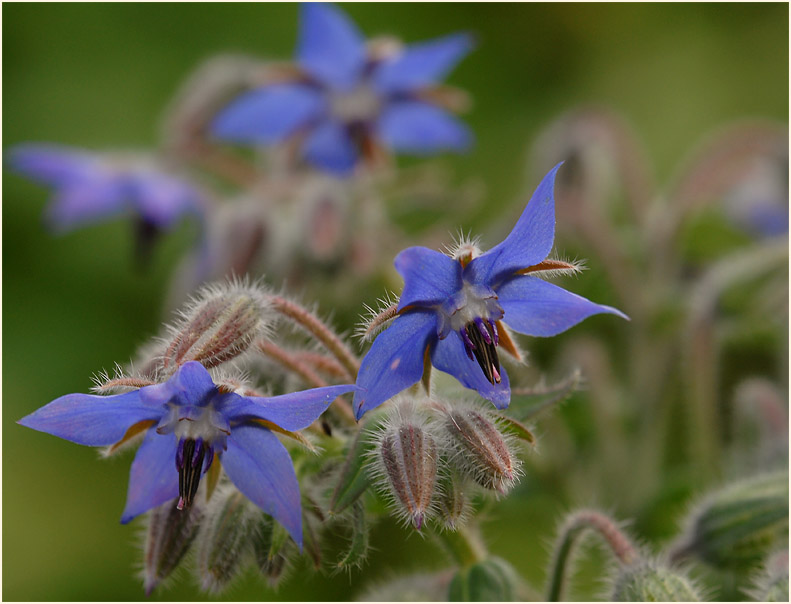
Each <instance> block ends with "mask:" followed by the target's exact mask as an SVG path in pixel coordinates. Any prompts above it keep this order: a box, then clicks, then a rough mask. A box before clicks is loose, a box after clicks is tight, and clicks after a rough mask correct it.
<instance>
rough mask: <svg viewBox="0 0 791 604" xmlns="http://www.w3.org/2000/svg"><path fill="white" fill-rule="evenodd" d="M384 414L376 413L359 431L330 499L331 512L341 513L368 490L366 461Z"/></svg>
mask: <svg viewBox="0 0 791 604" xmlns="http://www.w3.org/2000/svg"><path fill="white" fill-rule="evenodd" d="M383 421H384V416H383V415H381V414H378V415H375V416H374V417H372V418H371V419H370V420H368V421H367V422H366V423H365V425H363V427H362V428H360V430H359V431H358V432H357V435H356V436H355V437H354V440H353V441H352V443H351V445H349V452H348V455H347V457H346V463H345V464H344V466H343V470H342V471H341V477H340V479H339V480H338V484H337V486H336V487H335V491H334V492H333V493H332V499H331V501H330V514H340V513H341V512H343V511H344V510H345V509H346V508H348V507H349V506H350V505H351V504H353V503H354V502H355V501H357V499H359V497H360V496H361V495H362V494H363V493H364V492H365V491H366V489H367V488H368V486H369V485H370V479H369V478H368V474H367V472H366V471H365V461H366V457H367V454H368V451H369V450H370V449H371V447H372V446H373V445H372V436H373V434H374V433H375V432H376V430H378V429H379V427H380V426H381V424H382V422H383Z"/></svg>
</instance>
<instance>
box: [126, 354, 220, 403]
mask: <svg viewBox="0 0 791 604" xmlns="http://www.w3.org/2000/svg"><path fill="white" fill-rule="evenodd" d="M139 392H140V398H141V400H143V401H144V402H146V403H148V404H156V403H158V404H160V405H164V404H165V403H173V404H176V405H179V406H184V407H186V406H205V405H207V404H208V403H210V402H212V399H213V398H214V397H215V396H216V395H217V387H216V386H215V385H214V381H213V380H212V379H211V375H209V372H208V371H206V368H205V367H204V366H203V365H201V364H200V363H199V362H198V361H189V362H188V363H184V364H183V365H182V366H181V367H179V368H178V369H177V370H176V372H175V373H174V374H173V375H172V376H170V378H168V381H167V382H165V383H164V384H157V385H155V386H146V387H144V388H141V389H140V390H139Z"/></svg>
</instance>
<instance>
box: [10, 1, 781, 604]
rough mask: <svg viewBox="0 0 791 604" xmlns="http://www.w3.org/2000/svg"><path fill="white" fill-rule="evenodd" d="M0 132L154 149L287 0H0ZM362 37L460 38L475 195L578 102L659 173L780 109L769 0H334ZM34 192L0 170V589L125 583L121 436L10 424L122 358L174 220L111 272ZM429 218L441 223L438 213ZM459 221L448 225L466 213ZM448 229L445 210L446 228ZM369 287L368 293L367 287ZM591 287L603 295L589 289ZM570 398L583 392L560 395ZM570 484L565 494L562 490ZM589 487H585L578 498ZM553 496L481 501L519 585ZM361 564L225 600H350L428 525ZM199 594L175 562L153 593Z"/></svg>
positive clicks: (507, 188)
mask: <svg viewBox="0 0 791 604" xmlns="http://www.w3.org/2000/svg"><path fill="white" fill-rule="evenodd" d="M2 9H3V57H4V60H3V68H4V69H3V73H4V77H3V118H4V119H3V126H4V128H3V135H4V136H3V148H4V150H5V149H8V147H9V146H10V145H13V144H16V143H19V142H23V141H52V142H57V143H61V144H67V145H74V146H79V147H88V148H96V149H107V148H111V149H112V148H127V147H139V148H146V147H155V146H156V145H157V144H158V123H159V119H160V116H161V112H162V110H163V108H164V107H165V106H166V104H167V102H168V100H169V98H170V97H171V95H172V94H173V92H174V91H175V90H176V87H177V86H178V84H179V83H180V82H181V81H182V79H183V78H184V77H185V76H186V75H187V74H188V73H189V72H190V71H191V70H192V69H193V68H194V67H195V66H196V65H197V64H198V63H199V62H200V61H202V60H203V59H206V58H207V57H209V56H211V55H212V54H215V53H219V52H229V51H231V52H244V53H250V54H254V55H257V56H261V57H266V58H275V59H285V58H289V57H291V55H292V51H293V48H294V45H295V40H296V31H297V7H296V5H293V4H256V3H245V4H189V3H186V4H159V3H147V4H114V3H113V4H41V3H35V4H32V3H30V4H24V3H20V4H4V5H3V7H2ZM345 9H346V10H347V11H348V12H349V14H350V15H351V16H352V18H353V19H354V20H355V21H356V22H357V23H358V25H359V26H360V28H361V29H362V31H364V32H365V33H366V34H367V35H368V36H372V35H376V34H394V35H397V36H399V37H401V38H403V39H404V40H405V41H407V42H411V41H418V40H423V39H426V38H431V37H435V36H439V35H442V34H445V33H450V32H453V31H457V30H469V31H473V32H475V33H476V35H477V38H478V47H477V48H476V50H475V51H474V52H473V53H472V54H471V55H470V56H469V57H468V58H467V59H465V60H464V61H463V62H462V63H461V64H460V66H459V67H458V68H457V69H456V70H455V71H454V73H453V74H452V75H451V77H450V78H449V83H451V84H453V85H456V86H459V87H461V88H463V89H465V90H467V91H469V93H470V94H471V95H472V97H473V99H474V105H473V108H472V110H471V111H470V113H469V114H468V115H467V116H465V119H466V121H467V122H468V123H469V124H470V126H471V127H472V129H473V130H474V132H475V133H476V136H477V144H476V146H475V148H474V150H473V151H472V152H471V153H470V154H469V155H467V156H464V157H457V158H456V157H454V158H449V159H448V160H447V162H448V164H449V165H450V166H451V168H452V171H453V173H456V174H459V175H462V174H464V175H467V176H472V175H474V176H477V177H480V178H481V179H482V181H483V182H484V183H486V193H485V196H484V200H485V204H486V211H483V210H481V211H480V212H478V213H477V216H478V217H480V218H481V219H483V218H485V217H486V216H487V215H488V214H490V213H491V214H493V213H494V212H493V210H496V209H497V208H498V207H505V206H506V204H509V203H511V202H512V201H513V200H514V198H515V197H516V196H517V195H518V194H519V193H520V192H521V191H522V189H523V186H524V184H525V171H524V167H525V159H526V152H527V149H528V146H529V144H530V143H531V141H532V140H533V137H534V136H535V135H536V134H537V133H538V132H539V131H540V130H541V129H542V127H544V126H545V125H546V124H547V123H548V121H550V120H552V119H554V118H556V117H557V116H558V115H559V114H561V113H562V112H564V111H566V110H568V109H570V108H573V107H575V106H578V105H580V104H583V103H596V104H599V105H603V106H606V107H609V108H611V109H613V110H614V111H616V112H617V113H619V114H621V115H622V116H623V117H625V118H626V120H627V121H628V122H629V123H631V125H632V126H633V127H634V129H635V130H636V132H637V134H638V136H639V137H641V138H642V139H643V140H644V141H645V144H646V146H647V148H648V152H649V156H650V158H651V159H652V160H653V164H654V167H655V170H656V173H657V177H658V180H659V182H666V181H667V180H668V179H669V178H670V177H671V176H672V174H673V169H674V167H675V166H676V165H677V163H678V162H679V160H680V159H681V158H683V157H684V156H685V155H686V154H687V153H688V152H689V150H690V149H691V147H692V146H693V145H694V144H695V143H696V142H698V141H699V140H700V138H701V136H703V135H704V134H706V133H707V132H709V131H710V130H712V129H713V128H715V127H716V126H719V125H722V124H725V123H727V122H729V121H731V120H734V119H739V118H743V117H760V118H772V119H776V120H781V121H787V119H788V115H787V112H788V6H787V5H786V4H784V3H779V4H778V3H775V4H757V3H749V4H603V5H597V4H494V3H492V4H467V3H460V4H431V3H424V4H423V3H421V4H395V3H387V4H375V5H374V4H368V3H362V4H349V5H345ZM46 200H47V194H46V192H45V191H44V190H43V189H41V188H39V187H36V186H34V185H32V184H30V183H28V182H26V181H24V180H23V179H22V178H19V177H18V176H16V175H13V174H9V173H8V172H6V171H5V170H4V173H3V258H4V263H3V271H4V279H3V309H4V315H3V352H4V354H3V378H4V379H3V554H4V555H3V594H2V595H3V599H5V600H129V599H132V600H137V599H141V598H142V597H143V592H142V589H141V587H140V583H139V582H138V580H137V579H136V578H135V576H134V573H135V570H136V564H137V560H138V558H139V557H140V552H139V548H138V546H137V545H136V544H135V538H136V536H137V535H136V533H137V530H136V528H135V527H134V526H131V527H130V526H121V525H120V524H119V523H118V518H119V516H120V513H121V510H122V508H123V502H124V497H125V492H126V481H127V476H128V466H129V463H130V460H131V457H130V456H128V455H126V456H122V457H120V458H118V459H114V460H112V461H106V462H99V461H97V459H96V457H97V456H96V453H95V451H93V450H91V449H89V448H84V447H79V446H76V445H72V444H69V443H66V442H64V441H60V440H58V439H55V438H53V437H51V436H47V435H44V434H39V433H35V432H33V431H31V430H26V429H24V428H21V427H19V426H17V425H16V424H15V423H14V422H15V420H17V419H19V418H20V417H21V416H23V415H25V414H27V413H29V412H31V411H33V410H34V409H36V408H38V407H39V406H41V405H43V404H45V403H46V402H48V401H50V400H52V399H53V398H55V397H57V396H60V395H62V394H66V393H70V392H86V391H87V389H88V388H89V387H90V386H91V381H90V376H91V375H93V374H94V373H96V372H97V371H99V370H101V369H112V367H113V366H114V364H115V363H116V362H121V363H123V362H125V361H126V360H128V359H129V358H130V356H131V355H132V354H133V352H134V350H135V348H136V346H137V345H138V344H139V343H140V342H142V341H143V340H144V339H146V338H147V337H149V336H151V335H153V334H154V333H155V332H156V331H157V329H158V326H159V325H160V323H161V321H162V320H163V313H162V305H163V300H164V297H165V293H166V291H167V283H168V278H169V276H170V274H171V271H172V269H173V268H174V266H175V263H176V262H177V260H178V259H179V257H180V254H181V253H182V252H183V251H184V250H185V249H186V248H187V246H188V244H189V239H190V235H191V233H190V231H189V229H182V230H181V231H179V232H178V233H177V234H176V235H175V236H172V237H169V238H166V240H165V241H164V242H163V243H162V245H161V246H160V248H159V249H158V250H157V253H156V255H155V258H154V264H153V266H152V267H151V270H150V271H149V272H148V273H146V274H140V273H137V272H135V271H134V270H133V267H132V262H131V257H130V251H131V249H132V243H133V242H132V236H131V235H132V234H131V229H129V228H128V225H126V224H123V223H120V222H119V223H112V224H106V225H101V226H97V227H92V228H89V229H85V230H81V231H78V232H75V233H73V234H70V235H67V236H63V237H52V236H50V235H49V234H48V233H46V232H45V231H44V229H43V228H42V225H41V219H40V217H41V214H42V209H43V207H44V204H45V202H46ZM450 222H451V224H453V223H455V221H453V220H451V221H450ZM472 226H475V227H476V230H477V229H478V227H480V226H482V225H481V224H474V225H473V224H467V225H465V227H466V228H470V227H472ZM449 228H450V229H451V230H455V229H454V227H449ZM377 294H378V292H374V293H373V294H372V295H371V296H369V298H371V297H375V296H376V295H377ZM597 301H599V302H608V303H612V302H613V300H612V299H609V300H608V299H601V297H599V298H597ZM582 400H583V401H584V398H583V399H582ZM575 503H586V502H575ZM593 503H595V501H594V502H593ZM565 511H566V509H559V507H558V504H557V503H556V502H554V501H553V500H552V499H550V498H547V497H542V496H541V494H540V493H539V494H536V493H532V492H531V491H530V486H529V477H527V478H526V479H525V481H523V485H522V486H521V487H520V488H519V489H518V490H517V492H516V493H515V494H514V495H513V496H511V497H510V498H508V499H506V500H504V501H502V502H500V503H499V504H498V505H497V506H496V507H495V508H493V509H492V511H490V513H489V515H488V517H489V521H488V522H486V528H487V534H488V536H489V540H490V546H491V550H492V551H493V552H494V553H495V554H497V555H501V556H503V557H505V558H506V559H509V560H510V561H511V562H512V563H513V564H514V565H515V566H516V567H517V569H518V570H519V571H520V572H522V574H523V575H524V576H525V577H526V578H528V579H529V580H532V582H533V583H535V584H538V585H541V584H542V583H543V576H544V572H545V565H546V563H547V553H546V542H547V540H548V539H549V538H550V537H551V536H552V534H553V530H554V528H553V527H554V523H555V521H556V520H557V518H558V517H559V515H560V514H562V513H563V512H565ZM374 544H375V545H376V547H377V548H378V551H376V552H375V553H374V554H373V556H372V560H371V564H370V565H369V566H367V567H366V568H364V569H363V570H362V571H361V572H357V573H353V574H352V576H351V577H349V576H346V575H338V576H335V577H321V576H313V577H311V578H310V579H309V580H307V581H305V580H302V579H304V577H305V576H307V575H304V574H301V573H300V574H298V575H297V579H296V580H293V579H292V580H288V581H286V582H285V583H284V584H283V586H282V587H281V589H280V590H279V591H277V592H274V591H272V590H269V589H268V588H266V587H264V584H263V582H260V581H259V580H257V579H256V578H255V577H252V576H246V577H244V578H243V579H242V580H241V581H239V582H238V583H237V584H235V585H234V587H233V588H232V589H231V590H230V591H229V592H227V593H226V594H225V596H226V597H228V598H230V599H238V600H245V599H253V600H266V599H285V600H290V599H294V600H303V599H305V600H316V599H320V600H333V599H348V598H349V597H354V595H355V594H356V593H358V592H359V591H360V590H361V589H362V588H364V587H365V586H366V585H367V584H368V582H369V581H375V580H379V579H383V578H385V577H388V576H390V575H391V574H392V571H391V570H390V569H394V568H403V567H406V568H411V569H419V568H425V569H430V568H436V567H437V564H438V557H437V555H436V551H435V550H434V549H433V546H431V545H430V544H429V543H427V542H424V541H423V540H421V539H419V538H417V537H415V536H412V537H410V538H407V537H406V533H402V532H401V531H398V530H397V529H394V528H393V527H392V526H388V525H387V524H385V525H383V526H381V527H380V528H378V529H377V531H376V532H375V534H374ZM159 598H161V599H187V600H195V599H199V600H200V599H206V596H205V595H203V594H201V592H199V591H198V590H197V588H196V587H195V586H194V581H192V580H191V579H189V578H188V577H186V576H181V578H180V580H179V581H178V582H177V583H176V584H175V585H174V587H173V588H172V589H170V590H162V591H160V592H157V593H155V594H154V596H153V599H159Z"/></svg>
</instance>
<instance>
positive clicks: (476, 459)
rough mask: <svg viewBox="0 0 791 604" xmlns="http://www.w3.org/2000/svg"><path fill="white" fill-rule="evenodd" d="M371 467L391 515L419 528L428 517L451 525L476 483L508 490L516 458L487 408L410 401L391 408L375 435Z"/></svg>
mask: <svg viewBox="0 0 791 604" xmlns="http://www.w3.org/2000/svg"><path fill="white" fill-rule="evenodd" d="M374 445H375V446H374V447H373V450H372V452H371V457H372V463H371V464H370V466H369V467H370V470H371V472H372V474H373V476H374V478H375V482H376V483H378V484H379V485H380V487H381V488H382V490H383V491H384V492H385V493H386V495H387V496H388V498H389V499H390V500H391V502H392V503H393V508H394V510H395V512H396V515H398V516H399V517H401V518H403V519H405V520H406V521H407V522H409V523H411V524H412V525H413V526H414V527H415V528H416V529H417V530H420V529H421V528H422V526H423V525H424V522H425V520H426V519H428V518H432V517H439V520H440V522H441V524H442V525H443V526H444V527H445V528H448V529H451V530H455V529H457V528H458V527H459V526H460V525H461V524H463V522H464V519H465V518H466V516H467V514H468V511H469V506H470V494H471V493H470V492H471V491H472V490H474V489H475V488H476V485H477V488H478V489H480V488H481V487H482V488H483V489H486V490H489V491H494V492H496V493H498V494H505V493H507V492H508V491H509V490H510V489H511V487H513V485H514V484H515V482H516V480H517V477H518V471H519V460H518V459H517V457H516V455H515V452H514V448H513V445H512V443H511V441H510V439H509V438H507V437H506V436H505V435H504V434H503V433H502V432H501V430H500V429H499V428H498V426H497V422H496V420H495V418H494V417H492V416H491V415H490V414H489V413H488V412H487V411H485V410H483V409H479V408H477V407H472V406H466V405H462V406H454V407H451V406H449V405H445V404H441V403H431V404H428V405H421V406H420V408H418V407H417V405H416V404H415V403H413V402H411V401H405V400H404V401H401V402H400V403H399V404H397V405H396V406H395V407H394V411H393V413H392V415H391V416H390V418H389V420H388V421H387V422H385V425H384V427H383V429H381V430H380V431H379V432H378V433H377V434H376V437H375V442H374Z"/></svg>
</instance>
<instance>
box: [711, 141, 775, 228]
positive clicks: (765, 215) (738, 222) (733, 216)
mask: <svg viewBox="0 0 791 604" xmlns="http://www.w3.org/2000/svg"><path fill="white" fill-rule="evenodd" d="M783 151H784V153H781V154H780V156H779V157H777V158H774V157H773V158H763V159H762V160H759V161H756V162H755V163H754V164H753V165H752V166H751V168H750V170H748V171H747V173H746V174H744V175H742V176H741V178H740V179H739V180H738V182H737V183H736V184H735V185H734V186H733V187H732V188H731V189H730V190H729V191H727V192H726V194H725V200H724V201H725V213H726V216H727V217H728V218H729V219H730V221H731V222H732V223H733V224H734V226H736V227H737V228H739V229H741V230H743V231H746V232H747V233H749V234H750V235H752V236H753V237H756V238H758V239H766V238H771V237H778V236H783V235H786V236H787V235H788V148H787V147H784V148H783Z"/></svg>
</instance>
